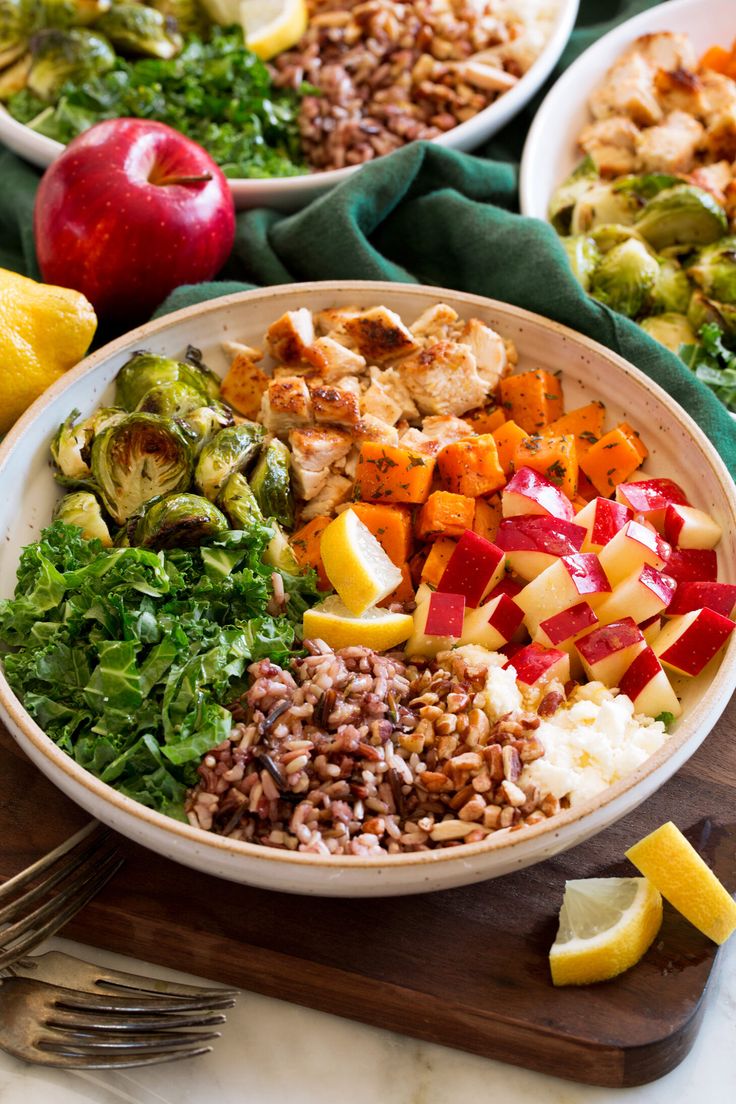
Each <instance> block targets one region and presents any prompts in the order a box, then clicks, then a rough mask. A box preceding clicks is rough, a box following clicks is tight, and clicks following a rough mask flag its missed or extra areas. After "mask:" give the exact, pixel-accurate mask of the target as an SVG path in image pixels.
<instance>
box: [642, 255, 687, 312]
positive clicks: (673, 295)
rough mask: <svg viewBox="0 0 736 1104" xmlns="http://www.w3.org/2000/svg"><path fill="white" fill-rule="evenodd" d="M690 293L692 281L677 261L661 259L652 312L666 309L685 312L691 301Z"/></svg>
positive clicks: (667, 310)
mask: <svg viewBox="0 0 736 1104" xmlns="http://www.w3.org/2000/svg"><path fill="white" fill-rule="evenodd" d="M690 294H691V288H690V281H689V280H688V278H687V276H686V275H685V273H684V271H683V270H682V268H681V267H680V265H679V264H678V263H677V261H672V260H668V259H660V262H659V275H658V276H657V282H656V284H655V285H654V291H653V293H652V301H651V304H650V309H651V311H652V313H653V314H656V313H658V312H660V311H663V312H665V311H666V312H670V313H672V312H674V313H676V314H685V313H686V312H687V307H688V303H689V302H690Z"/></svg>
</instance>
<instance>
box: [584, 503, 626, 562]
mask: <svg viewBox="0 0 736 1104" xmlns="http://www.w3.org/2000/svg"><path fill="white" fill-rule="evenodd" d="M633 516H634V515H633V514H632V512H631V510H630V509H629V507H628V506H624V505H623V504H622V503H621V502H614V501H613V500H612V499H610V498H594V499H593V500H592V501H591V502H589V503H588V505H587V506H583V508H582V510H580V511H579V512H578V513H577V514H576V515H575V524H576V525H584V526H585V528H586V530H587V533H586V535H585V540H584V541H583V547H582V551H583V552H600V550H601V548H603V545H604V544H608V542H609V541H610V540H613V538H614V537H615V536H616V534H617V533H618V531H619V530H620V529H623V527H624V525H625V524H626V522H627V521H631V520H632V518H633Z"/></svg>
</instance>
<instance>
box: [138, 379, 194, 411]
mask: <svg viewBox="0 0 736 1104" xmlns="http://www.w3.org/2000/svg"><path fill="white" fill-rule="evenodd" d="M201 406H202V392H201V391H200V390H199V388H197V387H192V386H191V385H190V384H188V383H184V382H183V381H181V380H176V382H174V383H159V384H158V385H157V386H156V387H152V388H151V390H150V391H146V393H145V395H144V396H143V398H142V399H141V401H140V402H139V403H138V406H137V407H136V409H137V410H140V411H141V412H142V413H144V414H160V415H161V416H162V417H164V418H181V417H183V416H184V415H185V414H190V413H191V412H192V411H193V410H197V409H200V408H201Z"/></svg>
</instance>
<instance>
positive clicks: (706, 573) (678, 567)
mask: <svg viewBox="0 0 736 1104" xmlns="http://www.w3.org/2000/svg"><path fill="white" fill-rule="evenodd" d="M665 570H666V571H667V574H668V575H671V576H672V578H673V579H674V580H675V582H676V583H677V584H678V586H679V585H680V584H681V583H714V582H715V581H716V579H717V578H718V555H717V553H716V551H715V550H714V549H713V548H673V549H672V551H671V552H670V554H669V556H668V557H667V567H666V568H665Z"/></svg>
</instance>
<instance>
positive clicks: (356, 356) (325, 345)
mask: <svg viewBox="0 0 736 1104" xmlns="http://www.w3.org/2000/svg"><path fill="white" fill-rule="evenodd" d="M304 359H305V360H308V361H309V363H310V364H311V365H312V367H313V368H314V369H315V370H316V371H317V372H319V374H320V375H321V376H324V378H325V379H326V380H335V379H339V377H340V376H349V375H351V374H352V375H360V373H361V372H363V371H364V370H365V357H362V356H361V355H360V353H355V352H353V350H352V349H348V348H347V346H345V345H341V344H340V342H339V341H335V339H334V338H333V337H318V338H317V340H316V341H315V342H314V343H313V344H312V345H310V346H309V348H308V349H305V350H304Z"/></svg>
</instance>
